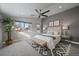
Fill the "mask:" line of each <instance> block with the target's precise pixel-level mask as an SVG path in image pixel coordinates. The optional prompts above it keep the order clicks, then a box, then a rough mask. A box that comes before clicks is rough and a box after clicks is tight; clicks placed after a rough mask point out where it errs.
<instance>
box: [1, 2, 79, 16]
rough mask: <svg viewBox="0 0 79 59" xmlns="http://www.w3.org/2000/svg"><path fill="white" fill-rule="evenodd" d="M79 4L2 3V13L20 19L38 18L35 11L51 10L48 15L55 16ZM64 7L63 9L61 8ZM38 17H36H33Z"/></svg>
mask: <svg viewBox="0 0 79 59" xmlns="http://www.w3.org/2000/svg"><path fill="white" fill-rule="evenodd" d="M78 5H79V4H71V3H70V4H68V3H63V4H60V3H1V4H0V11H1V12H2V13H4V14H7V15H9V16H18V17H37V16H38V14H37V13H36V12H35V10H34V9H43V10H42V11H45V10H50V12H49V13H47V15H49V16H50V15H53V14H56V13H59V12H62V11H65V10H67V9H70V8H73V7H76V6H78ZM59 6H62V8H59ZM32 15H36V16H32Z"/></svg>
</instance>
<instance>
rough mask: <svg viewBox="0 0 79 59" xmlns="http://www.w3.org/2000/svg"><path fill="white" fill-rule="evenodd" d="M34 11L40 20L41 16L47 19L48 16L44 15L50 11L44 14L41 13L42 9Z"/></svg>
mask: <svg viewBox="0 0 79 59" xmlns="http://www.w3.org/2000/svg"><path fill="white" fill-rule="evenodd" d="M35 11H36V12H37V14H38V18H41V16H44V17H48V15H45V14H46V13H48V12H50V10H47V11H45V12H42V9H40V10H38V9H35Z"/></svg>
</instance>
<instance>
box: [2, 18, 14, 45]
mask: <svg viewBox="0 0 79 59" xmlns="http://www.w3.org/2000/svg"><path fill="white" fill-rule="evenodd" d="M2 24H3V31H4V32H5V33H7V40H6V41H5V44H6V45H10V44H12V39H11V32H12V26H13V25H14V21H13V20H12V19H11V18H10V17H4V18H3V21H2Z"/></svg>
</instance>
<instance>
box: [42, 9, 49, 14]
mask: <svg viewBox="0 0 79 59" xmlns="http://www.w3.org/2000/svg"><path fill="white" fill-rule="evenodd" d="M47 12H50V10H47V11H45V12H43V13H42V14H45V13H47Z"/></svg>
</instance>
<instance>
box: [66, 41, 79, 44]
mask: <svg viewBox="0 0 79 59" xmlns="http://www.w3.org/2000/svg"><path fill="white" fill-rule="evenodd" d="M65 41H67V42H70V43H73V44H77V45H79V42H75V41H69V40H65Z"/></svg>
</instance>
